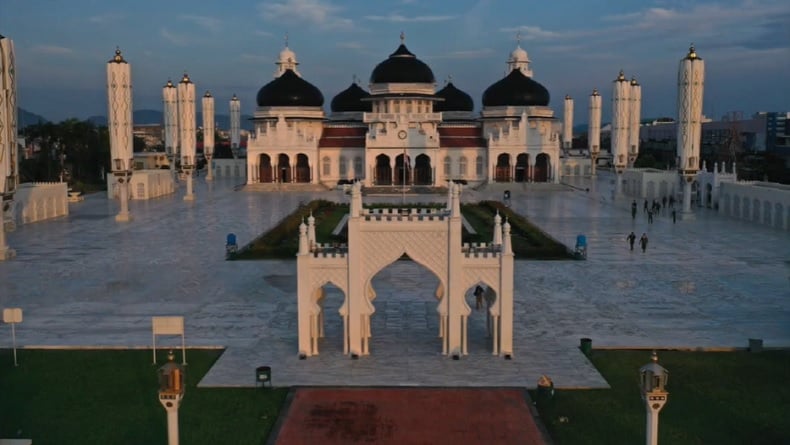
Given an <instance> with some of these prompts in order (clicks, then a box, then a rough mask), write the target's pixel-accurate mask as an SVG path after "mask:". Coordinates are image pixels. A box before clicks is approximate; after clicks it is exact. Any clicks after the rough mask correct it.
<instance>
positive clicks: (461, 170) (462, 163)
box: [458, 156, 466, 178]
mask: <svg viewBox="0 0 790 445" xmlns="http://www.w3.org/2000/svg"><path fill="white" fill-rule="evenodd" d="M458 174H459V175H460V176H461V177H462V178H465V177H466V156H461V159H459V160H458Z"/></svg>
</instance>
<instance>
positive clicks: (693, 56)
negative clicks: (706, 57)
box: [686, 43, 699, 60]
mask: <svg viewBox="0 0 790 445" xmlns="http://www.w3.org/2000/svg"><path fill="white" fill-rule="evenodd" d="M686 58H687V59H689V60H693V59H699V56H698V55H697V51H696V50H695V49H694V44H693V43H692V44H691V46H689V53H688V54H687V55H686Z"/></svg>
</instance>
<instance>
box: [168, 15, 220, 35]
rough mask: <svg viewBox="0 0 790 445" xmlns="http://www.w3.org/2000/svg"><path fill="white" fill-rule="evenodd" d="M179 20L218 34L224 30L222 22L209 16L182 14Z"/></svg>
mask: <svg viewBox="0 0 790 445" xmlns="http://www.w3.org/2000/svg"><path fill="white" fill-rule="evenodd" d="M177 18H178V20H182V21H186V22H191V23H193V24H195V25H197V26H200V27H201V28H203V29H205V30H206V31H210V32H213V33H216V32H218V31H219V30H220V28H222V22H221V21H220V20H219V19H216V18H214V17H209V16H203V15H193V14H180V15H179V16H178V17H177Z"/></svg>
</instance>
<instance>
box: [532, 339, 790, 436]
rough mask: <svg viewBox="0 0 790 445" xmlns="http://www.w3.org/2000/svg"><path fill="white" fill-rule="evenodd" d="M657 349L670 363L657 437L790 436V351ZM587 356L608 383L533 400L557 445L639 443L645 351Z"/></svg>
mask: <svg viewBox="0 0 790 445" xmlns="http://www.w3.org/2000/svg"><path fill="white" fill-rule="evenodd" d="M658 357H659V364H661V366H663V367H665V368H666V369H667V370H668V371H669V381H668V385H667V389H668V391H669V401H668V402H667V404H666V406H665V407H664V409H663V410H662V411H661V414H660V417H659V419H660V420H659V443H661V444H673V445H682V444H766V445H768V444H788V443H790V420H788V413H790V386H789V385H787V382H788V380H790V351H764V352H761V353H749V352H681V351H659V353H658ZM592 362H593V364H595V366H596V367H597V368H598V370H599V371H600V372H601V374H602V375H603V376H604V377H605V378H606V380H607V381H608V382H609V384H610V386H611V387H612V389H606V390H562V391H557V392H556V393H555V396H554V397H553V399H551V400H550V401H548V402H545V403H538V410H539V412H540V414H541V417H542V419H543V422H544V423H545V424H546V426H547V428H548V429H549V431H550V433H551V436H552V437H553V438H554V439H555V441H556V442H557V444H560V445H562V444H637V443H644V440H645V419H646V418H645V408H644V405H643V402H642V401H641V398H640V394H639V388H638V382H639V368H640V367H641V366H643V365H645V364H647V363H648V362H650V354H649V353H648V352H646V351H601V350H594V351H593V353H592ZM531 394H532V396H533V399H535V400H537V399H536V397H537V395H536V394H535V392H534V391H533V392H531ZM562 418H567V421H566V422H563V420H564V419H562Z"/></svg>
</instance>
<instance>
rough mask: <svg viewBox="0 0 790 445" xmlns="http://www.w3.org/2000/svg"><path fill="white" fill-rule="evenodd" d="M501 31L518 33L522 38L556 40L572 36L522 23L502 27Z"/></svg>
mask: <svg viewBox="0 0 790 445" xmlns="http://www.w3.org/2000/svg"><path fill="white" fill-rule="evenodd" d="M499 30H500V31H501V32H507V33H515V34H518V36H519V38H520V39H521V40H554V39H558V38H563V37H570V34H563V33H560V32H556V31H549V30H546V29H543V28H541V27H540V26H529V25H522V26H516V27H511V28H500V29H499Z"/></svg>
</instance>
